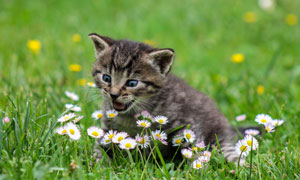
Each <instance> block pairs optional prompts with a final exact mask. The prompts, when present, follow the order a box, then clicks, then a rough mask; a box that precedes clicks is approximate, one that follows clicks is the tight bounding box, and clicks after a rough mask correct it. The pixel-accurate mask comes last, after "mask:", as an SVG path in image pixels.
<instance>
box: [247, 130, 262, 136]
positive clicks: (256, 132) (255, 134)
mask: <svg viewBox="0 0 300 180" xmlns="http://www.w3.org/2000/svg"><path fill="white" fill-rule="evenodd" d="M245 134H246V135H251V136H257V135H259V130H256V129H247V130H246V131H245Z"/></svg>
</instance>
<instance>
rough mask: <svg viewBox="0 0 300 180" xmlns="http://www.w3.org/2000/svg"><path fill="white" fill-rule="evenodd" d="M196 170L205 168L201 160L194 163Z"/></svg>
mask: <svg viewBox="0 0 300 180" xmlns="http://www.w3.org/2000/svg"><path fill="white" fill-rule="evenodd" d="M192 167H193V168H194V169H201V168H202V167H203V164H202V161H201V160H200V159H197V160H194V161H193V163H192Z"/></svg>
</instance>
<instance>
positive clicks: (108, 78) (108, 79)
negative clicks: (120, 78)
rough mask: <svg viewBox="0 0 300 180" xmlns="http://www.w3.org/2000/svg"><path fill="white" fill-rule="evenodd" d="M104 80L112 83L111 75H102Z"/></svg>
mask: <svg viewBox="0 0 300 180" xmlns="http://www.w3.org/2000/svg"><path fill="white" fill-rule="evenodd" d="M102 79H103V81H105V82H107V83H110V82H111V77H110V76H109V75H107V74H103V76H102Z"/></svg>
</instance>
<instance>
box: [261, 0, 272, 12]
mask: <svg viewBox="0 0 300 180" xmlns="http://www.w3.org/2000/svg"><path fill="white" fill-rule="evenodd" d="M258 5H259V7H260V8H262V9H263V10H266V11H268V10H270V9H272V8H273V7H274V0H258Z"/></svg>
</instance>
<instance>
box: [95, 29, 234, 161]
mask: <svg viewBox="0 0 300 180" xmlns="http://www.w3.org/2000/svg"><path fill="white" fill-rule="evenodd" d="M89 37H90V38H91V39H92V40H93V43H94V47H95V57H96V62H95V64H94V68H93V73H92V74H93V77H94V79H95V83H96V85H97V86H98V88H99V89H100V90H101V92H102V94H103V95H104V104H103V110H104V111H106V110H109V109H115V110H117V111H118V112H119V115H118V116H117V117H116V118H114V119H112V120H110V119H107V118H104V119H103V120H102V128H103V129H105V130H108V129H114V130H117V131H125V132H127V133H128V134H129V135H130V136H131V137H134V136H135V135H136V134H138V133H140V131H141V128H137V126H136V119H135V118H134V115H135V114H136V113H139V112H141V111H142V110H146V111H148V112H150V114H152V115H153V116H156V115H164V116H166V117H168V120H169V123H168V124H167V125H164V126H163V129H162V130H163V131H165V132H169V131H170V130H172V129H174V128H176V127H178V126H180V125H188V124H190V129H191V130H193V131H194V132H195V133H196V137H197V140H198V141H202V140H203V141H204V142H205V143H206V144H211V145H213V144H216V136H217V137H218V141H219V142H220V145H221V147H222V151H223V153H224V155H225V157H226V158H227V160H229V161H234V162H236V161H237V160H238V155H237V154H236V152H235V151H234V146H233V139H234V137H235V136H236V132H235V131H234V130H233V128H232V127H231V126H230V124H229V123H228V121H227V119H226V118H225V117H224V115H223V114H222V113H221V112H220V111H219V109H218V108H217V106H216V104H215V103H214V102H213V101H212V100H211V99H210V98H209V97H208V96H206V95H205V94H203V93H201V92H198V91H196V90H195V89H193V88H192V87H190V86H189V85H187V84H186V83H185V82H184V81H183V80H181V79H179V78H178V77H176V76H174V75H173V74H171V73H169V72H170V70H171V66H172V64H173V61H174V50H173V49H170V48H164V49H158V48H153V47H151V46H149V45H146V44H144V43H140V42H133V41H129V40H113V39H111V38H108V37H105V36H100V35H98V34H96V33H91V34H89ZM152 128H153V129H155V128H156V127H155V126H154V127H152ZM183 129H184V128H182V129H179V130H178V131H176V132H174V133H172V134H169V135H168V136H169V137H168V139H171V138H172V137H173V136H174V135H177V134H182V131H183ZM161 151H162V153H163V155H164V156H165V157H170V156H173V154H172V153H170V152H171V151H172V147H171V145H168V146H162V147H161Z"/></svg>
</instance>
